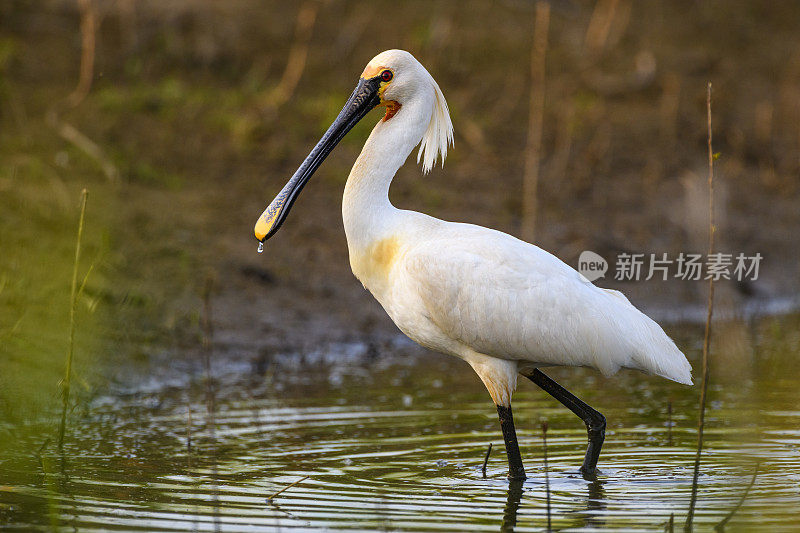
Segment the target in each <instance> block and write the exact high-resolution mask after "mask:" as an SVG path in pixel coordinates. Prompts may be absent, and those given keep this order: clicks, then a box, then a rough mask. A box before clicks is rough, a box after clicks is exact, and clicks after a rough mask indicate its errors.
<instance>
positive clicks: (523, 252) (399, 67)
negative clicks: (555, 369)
mask: <svg viewBox="0 0 800 533" xmlns="http://www.w3.org/2000/svg"><path fill="white" fill-rule="evenodd" d="M381 68H390V69H392V71H393V73H394V77H393V79H392V82H391V84H389V85H388V86H387V87H386V88H385V90H384V91H383V94H382V95H381V99H382V101H387V102H389V101H391V102H395V103H397V104H399V110H397V111H396V113H395V114H394V115H393V116H392V117H391V118H389V119H388V120H381V121H380V122H378V124H377V125H376V126H375V128H374V130H373V131H372V134H371V135H370V137H369V139H368V140H367V142H366V144H365V145H364V148H363V150H362V152H361V154H360V156H359V157H358V159H357V161H356V162H355V165H354V166H353V169H352V171H351V172H350V176H349V178H348V181H347V185H346V187H345V192H344V197H343V202H342V214H343V218H344V225H345V232H346V234H347V243H348V248H349V252H350V263H351V266H352V269H353V273H354V274H355V275H356V277H357V278H358V279H359V280H360V281H361V282H362V283H363V284H364V286H365V287H366V288H367V289H369V290H370V292H371V293H372V294H373V295H374V296H375V298H376V299H377V300H378V301H379V302H380V303H381V305H382V306H383V308H384V309H385V310H386V312H387V313H388V314H389V316H390V317H391V318H392V320H393V321H394V322H395V324H397V326H398V327H399V328H400V329H401V330H402V331H403V332H404V333H405V334H406V335H408V336H409V337H410V338H412V339H413V340H415V341H416V342H418V343H419V344H421V345H423V346H425V347H428V348H430V349H432V350H436V351H439V352H443V353H447V354H451V355H455V356H457V357H461V358H462V359H464V360H466V361H467V362H469V363H470V364H471V365H472V367H473V368H474V369H475V371H476V372H477V373H478V375H479V376H480V377H481V379H482V380H483V382H484V383H485V384H486V386H487V389H488V390H489V392H490V394H491V395H492V398H493V400H494V401H495V403H497V404H498V405H504V406H508V405H509V404H510V401H511V395H512V393H513V391H514V389H515V387H516V379H517V374H518V373H523V374H525V375H529V373H530V372H531V371H532V370H533V368H536V367H540V366H558V365H567V366H585V367H592V368H596V369H598V370H600V371H601V372H602V373H603V374H605V375H609V374H613V373H614V372H616V371H617V370H619V369H620V368H632V369H638V370H641V371H644V372H648V373H652V374H656V375H659V376H662V377H665V378H668V379H671V380H674V381H677V382H679V383H685V384H691V367H690V365H689V363H688V361H687V360H686V357H684V355H683V354H682V353H681V352H680V350H678V348H677V347H676V346H675V344H674V343H673V342H672V340H671V339H670V338H669V337H668V336H667V335H666V334H665V333H664V331H663V330H662V329H661V328H660V327H659V326H658V324H656V323H655V322H654V321H653V320H651V319H650V318H648V317H647V316H646V315H644V314H643V313H642V312H640V311H639V310H637V309H636V308H635V307H634V306H633V305H631V304H630V302H629V301H628V300H627V298H625V296H624V295H622V293H620V292H618V291H612V290H607V289H601V288H598V287H595V286H594V285H592V284H591V283H589V282H587V281H585V280H583V279H582V277H581V276H580V275H579V274H578V273H577V272H576V271H575V270H573V269H572V268H571V267H569V266H568V265H566V264H565V263H563V262H562V261H561V260H559V259H558V258H556V257H555V256H553V255H552V254H550V253H548V252H546V251H544V250H542V249H540V248H538V247H536V246H534V245H532V244H529V243H526V242H523V241H521V240H518V239H516V238H514V237H512V236H510V235H507V234H505V233H502V232H499V231H495V230H491V229H487V228H483V227H480V226H475V225H472V224H460V223H452V222H445V221H442V220H438V219H435V218H432V217H430V216H427V215H424V214H421V213H416V212H413V211H405V210H400V209H397V208H395V207H394V206H392V205H391V203H390V202H389V197H388V191H389V185H390V183H391V180H392V178H393V177H394V175H395V173H396V172H397V170H398V169H399V168H400V166H401V165H402V164H403V163H404V162H405V160H406V159H407V158H408V156H409V154H410V153H411V151H412V150H413V149H414V147H415V146H416V145H418V144H420V145H421V146H420V153H419V158H422V159H423V167H424V169H425V170H426V171H427V170H429V169H430V168H431V167H432V166H433V165H434V163H435V160H436V158H437V156H438V157H440V158H441V159H442V162H444V157H445V156H446V153H447V148H448V145H449V144H450V143H452V139H453V133H452V124H451V122H450V116H449V113H448V110H447V104H446V102H445V99H444V96H443V94H442V92H441V90H440V89H439V87H438V85H437V84H436V82H435V81H434V80H433V78H432V77H431V76H430V74H429V73H428V72H427V71H426V70H425V68H424V67H423V66H422V65H421V64H420V63H419V62H418V61H417V60H416V59H414V57H413V56H412V55H411V54H409V53H408V52H404V51H401V50H390V51H387V52H383V53H381V54H379V55H378V56H376V57H375V58H374V59H373V60H372V61H370V63H369V65H368V67H367V70H370V69H372V70H376V69H381ZM365 72H366V71H365Z"/></svg>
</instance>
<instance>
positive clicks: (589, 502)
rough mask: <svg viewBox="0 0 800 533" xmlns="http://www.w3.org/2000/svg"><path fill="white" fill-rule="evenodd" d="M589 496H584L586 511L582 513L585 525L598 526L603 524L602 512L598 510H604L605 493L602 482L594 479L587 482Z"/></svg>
mask: <svg viewBox="0 0 800 533" xmlns="http://www.w3.org/2000/svg"><path fill="white" fill-rule="evenodd" d="M588 489H589V496H588V497H587V498H586V512H585V513H584V514H583V515H584V517H585V519H584V522H583V525H584V526H585V527H598V526H602V525H603V524H605V520H603V514H602V513H600V512H598V511H605V510H606V505H607V504H606V493H605V491H604V490H603V482H602V481H600V480H599V479H595V480H593V481H590V482H589V485H588Z"/></svg>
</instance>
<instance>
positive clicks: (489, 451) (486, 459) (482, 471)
mask: <svg viewBox="0 0 800 533" xmlns="http://www.w3.org/2000/svg"><path fill="white" fill-rule="evenodd" d="M490 453H492V443H491V442H490V443H489V447H488V448H487V449H486V456H485V457H484V458H483V466H482V467H481V473H482V474H483V477H484V478H485V477H486V464H487V463H488V462H489V454H490Z"/></svg>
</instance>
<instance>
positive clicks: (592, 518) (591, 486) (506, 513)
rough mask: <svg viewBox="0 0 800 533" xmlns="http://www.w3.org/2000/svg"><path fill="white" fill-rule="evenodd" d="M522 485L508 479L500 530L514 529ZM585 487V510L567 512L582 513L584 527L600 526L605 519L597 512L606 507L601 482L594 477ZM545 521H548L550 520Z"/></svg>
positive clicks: (519, 482) (520, 500)
mask: <svg viewBox="0 0 800 533" xmlns="http://www.w3.org/2000/svg"><path fill="white" fill-rule="evenodd" d="M522 487H523V482H522V481H509V484H508V494H507V496H506V506H505V508H503V522H502V523H501V524H500V531H501V532H511V531H514V528H515V527H516V526H517V512H518V511H519V507H520V504H521V502H522V493H523V491H522ZM586 488H587V490H588V492H587V497H586V504H585V508H586V510H585V511H584V510H583V509H580V510H576V511H573V512H572V513H568V514H580V515H582V516H583V517H584V521H583V526H584V527H590V528H595V527H599V526H602V525H603V524H604V523H605V521H604V520H603V519H602V513H598V511H604V510H605V509H606V501H605V491H604V490H603V482H602V481H600V480H599V479H594V480H592V481H590V482H589V483H588V484H587V486H586ZM548 518H549V517H548ZM547 522H548V523H550V520H548V521H547Z"/></svg>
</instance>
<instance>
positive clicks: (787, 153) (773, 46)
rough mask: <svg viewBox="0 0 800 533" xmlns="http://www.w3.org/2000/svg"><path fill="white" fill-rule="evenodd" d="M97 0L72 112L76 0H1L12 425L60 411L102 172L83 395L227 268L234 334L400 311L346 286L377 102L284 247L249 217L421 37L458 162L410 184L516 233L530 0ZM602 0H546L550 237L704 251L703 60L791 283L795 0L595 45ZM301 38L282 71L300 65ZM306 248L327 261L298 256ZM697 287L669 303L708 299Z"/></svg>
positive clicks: (728, 229)
mask: <svg viewBox="0 0 800 533" xmlns="http://www.w3.org/2000/svg"><path fill="white" fill-rule="evenodd" d="M93 5H94V6H95V8H96V10H97V12H96V18H97V24H98V30H97V43H96V48H95V64H94V69H93V76H92V85H91V89H90V91H89V92H88V94H87V96H86V98H85V99H84V100H83V101H81V102H80V103H79V104H78V105H77V106H76V107H74V108H70V107H69V106H67V105H65V103H64V102H65V99H66V98H67V97H68V95H69V94H70V93H71V92H72V91H73V90H74V88H75V86H76V84H77V80H78V73H79V68H80V55H81V37H80V18H81V13H80V10H79V9H78V7H77V4H76V3H75V2H73V1H71V0H47V1H45V2H38V1H33V0H10V1H6V2H3V3H2V4H0V212H2V217H0V250H1V253H0V418H2V419H5V420H16V421H19V420H24V419H26V418H27V417H30V416H33V415H35V414H41V413H43V412H49V410H50V409H51V408H52V407H53V406H55V405H57V404H58V381H59V379H60V377H61V375H62V373H63V361H64V357H65V354H66V341H67V333H68V332H67V320H68V299H69V277H70V271H71V265H72V252H73V247H74V237H75V230H76V224H77V209H78V198H79V191H80V190H81V189H82V188H83V187H87V188H88V189H89V190H90V198H89V205H88V212H87V223H86V234H85V239H84V241H85V246H86V248H85V253H84V255H83V257H84V260H83V263H82V265H81V272H85V271H86V269H87V268H89V266H90V265H91V264H92V263H94V264H95V269H94V271H93V273H92V276H91V278H90V279H89V283H88V286H87V289H86V291H85V294H84V296H83V297H82V299H81V302H80V307H79V310H80V313H79V317H78V350H77V352H76V377H78V378H80V379H78V380H77V381H76V383H80V384H82V385H81V386H79V387H78V389H80V390H82V391H83V395H84V397H85V396H87V395H91V394H92V391H93V390H95V389H94V387H93V383H94V378H95V377H97V376H100V375H103V376H107V371H108V369H109V368H110V369H112V370H116V371H121V370H120V369H121V368H125V366H124V365H125V364H127V363H126V362H129V361H133V362H134V363H136V362H140V361H147V360H148V358H150V357H153V356H154V355H155V354H158V353H160V352H161V351H163V347H164V346H175V345H179V346H188V347H194V346H196V345H197V336H198V320H199V319H198V316H199V309H200V301H199V298H198V294H199V293H200V289H199V287H201V286H202V284H203V280H204V279H205V278H206V276H207V275H208V273H209V272H212V273H216V274H217V278H218V279H219V286H218V289H217V290H218V293H217V294H216V296H219V297H220V298H219V299H220V301H221V303H220V304H219V306H220V307H219V313H218V314H217V319H218V320H219V321H220V323H221V328H223V329H225V328H227V331H228V332H229V333H230V335H229V338H236V339H244V338H249V339H250V340H252V339H254V338H255V339H256V340H253V341H252V342H253V343H254V344H256V345H258V343H259V342H260V343H270V342H274V343H276V344H281V345H294V344H297V343H298V342H299V341H297V339H298V337H299V336H300V335H299V334H298V331H303V334H304V335H311V333H306V332H305V331H304V330H302V328H303V327H306V326H307V325H308V323H309V321H310V319H309V318H308V317H309V316H324V317H325V320H326V321H327V322H324V324H325V328H307V329H313V330H314V333H313V334H314V335H316V337H315V338H325V337H326V336H333V335H335V333H333V330H334V329H335V328H336V327H337V324H338V326H339V327H341V328H342V329H343V330H347V331H350V333H349V334H351V335H352V334H353V333H352V331H353V330H356V331H358V332H374V331H378V330H388V329H391V326H390V325H389V324H388V319H386V318H385V317H384V316H383V313H382V311H381V310H380V309H379V308H378V307H377V304H375V303H374V302H373V301H372V300H371V299H370V298H369V295H367V294H364V293H362V292H361V291H360V289H359V287H358V285H357V284H356V283H355V282H354V281H353V279H352V276H351V274H350V272H349V265H348V261H347V251H346V247H345V242H344V237H343V234H342V231H341V222H340V215H339V199H340V195H341V189H342V184H343V183H344V181H345V179H346V177H347V173H348V170H349V167H350V165H351V164H352V161H353V160H354V158H355V156H356V154H357V153H358V151H359V149H360V147H361V145H362V144H363V142H364V140H365V138H366V136H367V135H368V134H369V131H370V129H371V127H372V122H373V121H374V120H375V118H374V117H373V119H368V120H365V121H363V122H362V123H361V124H359V125H358V127H357V128H356V129H355V130H354V131H353V132H352V133H351V134H350V135H348V137H346V138H345V139H344V140H343V142H342V143H341V146H340V147H339V148H338V149H337V150H336V152H335V153H334V154H333V155H332V156H331V157H330V158H329V160H328V161H326V163H325V165H324V166H323V167H322V168H321V169H320V171H319V173H318V175H317V177H316V178H315V180H314V183H313V184H312V185H311V186H310V187H308V188H307V189H306V191H305V192H304V195H303V198H302V200H301V201H300V202H298V204H297V207H296V208H295V210H294V211H293V216H292V219H291V221H290V223H287V224H286V226H285V228H284V229H283V230H282V232H281V233H280V234H279V235H278V236H276V238H275V239H274V241H271V245H272V246H273V247H274V248H271V247H268V252H267V253H266V254H264V256H255V254H254V250H255V242H254V241H253V239H252V236H251V228H252V224H253V222H254V221H255V218H256V217H257V216H258V214H259V213H260V212H261V210H262V209H263V207H264V206H265V205H266V202H268V201H269V199H271V198H272V196H273V194H274V193H275V192H276V191H277V190H279V188H280V187H281V186H282V184H283V182H284V180H285V178H286V177H287V176H288V175H290V174H291V173H292V171H293V170H294V169H295V167H296V165H297V164H298V163H299V162H300V161H301V160H302V158H303V157H304V156H305V155H306V152H307V150H308V149H309V148H310V147H311V146H312V145H313V143H314V142H315V141H316V140H317V138H318V136H319V135H320V134H321V132H322V131H324V129H325V128H326V127H327V126H328V124H329V123H330V121H331V120H332V118H333V117H335V116H336V114H337V113H338V111H339V109H340V108H341V105H342V104H343V102H344V100H345V98H346V97H347V95H348V94H349V93H350V91H351V89H352V86H353V84H354V83H355V81H356V78H357V75H358V73H359V72H361V70H362V68H363V65H364V64H365V63H366V62H367V61H368V60H369V59H370V58H371V57H372V56H373V55H375V54H376V53H378V52H380V51H381V50H384V49H387V48H395V47H399V48H405V49H408V50H409V51H411V52H412V53H414V54H415V55H416V56H417V57H418V58H419V59H420V60H421V62H422V63H423V64H424V65H425V66H426V67H427V68H428V69H429V70H430V71H431V73H432V74H433V76H434V77H435V78H436V79H437V80H438V81H439V84H440V85H441V87H442V88H443V91H444V93H445V95H446V97H447V99H448V103H449V105H450V109H451V113H452V115H453V119H454V124H455V129H456V146H455V149H454V150H453V151H452V152H451V154H450V156H449V158H448V163H447V165H446V168H445V170H441V169H436V170H434V171H433V172H432V173H431V175H430V176H427V177H424V178H422V177H420V174H419V170H418V168H417V167H416V166H415V165H414V164H413V163H409V164H408V165H407V166H406V167H404V168H403V169H401V171H400V173H399V175H398V179H397V181H396V185H395V186H394V187H393V189H392V198H393V201H394V202H395V203H396V204H398V205H399V206H401V207H408V208H414V209H419V210H424V211H426V212H428V213H430V214H432V215H434V216H439V217H443V218H447V219H451V220H464V221H469V222H475V223H479V224H483V225H488V226H493V227H497V228H499V229H502V230H505V231H509V232H512V233H515V232H517V231H518V230H519V223H520V201H519V190H520V183H521V169H522V161H523V153H522V148H523V147H524V145H525V139H526V134H527V123H528V116H527V111H528V83H527V82H528V79H529V69H530V56H529V50H530V34H531V31H532V25H533V9H532V3H530V2H523V1H507V2H499V3H495V2H482V1H468V2H459V1H455V0H448V1H440V2H424V1H422V0H419V1H412V2H406V3H403V5H402V7H399V6H398V5H397V4H396V2H390V1H388V0H380V1H357V2H344V1H330V2H315V1H306V2H299V3H297V2H277V1H270V2H260V1H255V0H241V1H237V2H210V1H204V0H196V1H182V2H160V1H156V0H147V1H140V2H129V1H121V2H95V3H94V4H93ZM597 6H600V7H601V8H603V9H604V6H605V7H607V6H608V2H599V3H595V2H588V1H580V2H554V3H553V18H552V26H551V31H550V45H549V50H548V56H547V86H546V100H545V101H546V105H545V120H544V138H543V143H544V146H543V154H545V156H544V159H543V161H542V179H541V189H540V204H541V206H542V209H541V216H542V220H541V221H540V224H539V226H540V227H541V228H542V234H541V237H540V238H539V243H540V244H541V245H542V246H543V247H544V248H546V249H548V250H551V251H553V252H555V253H556V254H557V255H559V256H560V257H562V258H563V259H565V260H567V261H568V262H571V263H574V261H572V260H573V259H574V258H575V257H576V256H577V254H578V253H579V252H580V250H582V249H595V250H599V251H615V250H620V249H636V250H639V249H641V250H647V251H650V250H654V251H655V250H669V251H674V250H686V249H691V248H692V246H695V244H696V242H697V239H698V235H699V236H700V241H699V242H704V241H703V238H704V235H705V227H704V226H701V227H696V226H692V225H691V223H690V218H689V217H687V216H685V213H686V210H687V209H689V208H690V207H691V201H692V199H693V196H694V195H693V193H692V189H691V188H689V187H688V186H687V183H690V182H691V181H692V180H693V179H694V178H693V177H692V176H695V175H698V174H699V175H700V176H701V179H702V172H703V171H702V168H703V165H704V150H705V111H704V105H705V104H704V98H705V84H706V82H707V81H709V80H710V81H713V82H714V87H715V103H714V121H715V150H718V151H720V152H721V154H722V157H721V158H720V160H719V162H718V163H719V164H718V169H719V177H720V179H719V184H720V185H719V187H720V191H721V193H724V194H726V196H725V199H724V200H723V201H721V202H720V205H721V206H722V207H721V209H722V210H723V211H724V212H725V213H726V214H727V217H722V222H721V228H720V236H721V238H722V239H723V240H722V244H723V245H724V246H726V247H728V248H731V249H737V250H743V251H747V252H750V251H756V250H761V251H764V252H765V255H766V256H767V258H768V259H767V261H768V263H769V265H770V266H769V267H768V268H767V269H766V271H765V272H764V273H763V275H764V276H765V278H767V283H766V285H765V287H766V288H765V289H764V290H765V291H770V290H772V291H773V293H774V294H780V293H785V292H787V291H791V290H796V288H797V279H800V275H798V266H797V265H798V264H800V261H797V260H796V259H797V255H798V241H797V239H796V238H794V237H795V235H794V233H795V230H796V227H797V224H798V223H800V209H798V202H799V201H800V200H798V191H799V190H800V158H798V157H797V154H798V153H800V97H798V94H800V90H799V88H800V36H799V35H798V33H797V31H796V30H797V28H796V21H797V20H798V18H800V5H798V4H794V3H761V2H747V1H743V0H736V1H733V2H721V1H717V2H703V3H696V2H688V1H680V2H670V3H662V2H655V1H644V2H632V1H620V2H619V3H618V4H617V7H616V12H615V13H614V14H613V16H611V17H610V18H609V19H608V20H607V21H606V22H607V23H608V27H607V34H606V35H605V37H604V38H603V39H602V40H601V41H600V45H593V46H594V48H593V47H591V46H589V45H588V44H587V42H588V41H589V40H588V39H587V34H588V32H589V28H590V27H591V26H592V24H593V21H596V20H597V17H602V16H603V15H602V14H603V9H598V7H597ZM304 10H305V11H304ZM312 11H313V15H314V16H313V17H311V20H312V23H311V24H310V26H309V27H307V28H306V29H305V30H303V31H301V30H298V29H297V21H298V17H300V18H301V19H302V17H303V15H302V13H304V12H305V13H306V15H305V16H306V17H307V16H308V14H309V13H311V12H312ZM600 22H602V21H600ZM307 26H308V25H307ZM601 26H602V25H601ZM306 48H307V50H306V52H307V54H306V55H305V56H304V58H305V61H303V62H302V65H301V69H300V74H299V78H297V79H296V84H292V83H289V81H291V79H290V78H291V76H290V75H289V74H288V73H289V72H290V70H291V69H289V68H287V66H288V65H289V63H290V61H289V58H290V57H292V54H293V53H295V54H296V53H297V52H298V51H302V50H304V49H306ZM287 80H289V81H287ZM282 86H283V87H286V86H288V87H289V89H288V93H286V94H284V95H283V96H281V95H280V91H278V88H280V87H282ZM276 95H278V96H276ZM53 116H55V120H56V122H54V119H53ZM58 124H69V125H71V126H72V127H74V128H75V129H76V130H77V131H79V132H81V134H83V135H84V136H85V137H86V138H87V139H89V140H91V141H92V142H93V143H94V144H95V145H96V146H97V147H98V148H99V150H100V153H101V158H100V159H98V157H96V156H92V155H90V154H87V153H86V151H85V150H84V149H81V148H80V147H79V146H77V145H76V144H75V143H74V142H72V141H69V140H68V139H66V138H65V137H64V136H63V135H60V134H59V129H58ZM103 165H111V167H112V168H113V169H115V171H116V173H117V174H118V176H119V179H118V182H117V181H114V180H112V179H109V178H108V177H107V175H106V172H104V169H103ZM698 169H701V170H698ZM272 250H280V253H277V252H273V251H272ZM311 261H314V262H316V263H317V264H320V265H325V268H324V269H305V268H299V267H298V265H305V264H309V262H311ZM253 272H255V273H256V277H257V278H258V280H261V281H258V280H255V278H254V275H253ZM264 280H267V281H264ZM269 280H272V282H270V281H269ZM702 290H703V289H702V288H701V287H700V286H699V285H698V286H692V287H690V288H688V289H685V288H683V287H682V288H681V289H680V290H672V288H669V289H665V290H663V291H662V292H661V293H659V294H657V295H656V297H657V298H660V297H664V298H670V297H671V296H672V295H673V294H682V295H683V296H686V297H687V298H689V299H690V300H691V299H692V298H695V297H697V296H698V295H699V294H701V293H702ZM288 295H292V297H290V296H288ZM670 303H675V302H674V301H670ZM337 321H338V322H337ZM292 327H295V328H299V329H294V330H293V329H291V328H292ZM326 328H327V329H326ZM392 331H393V330H392ZM342 335H344V334H342ZM275 339H277V340H275ZM189 353H193V352H189ZM144 368H146V366H145V367H144Z"/></svg>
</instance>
